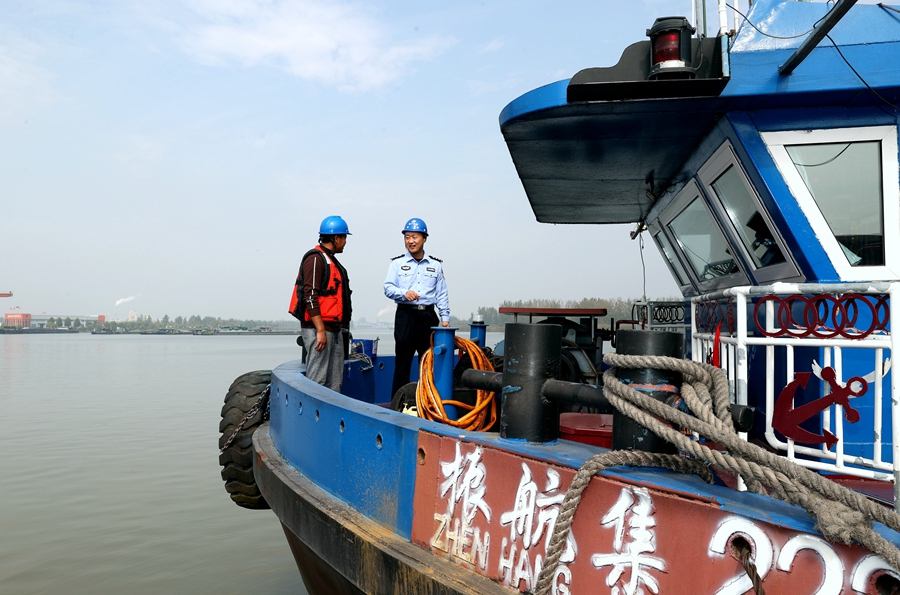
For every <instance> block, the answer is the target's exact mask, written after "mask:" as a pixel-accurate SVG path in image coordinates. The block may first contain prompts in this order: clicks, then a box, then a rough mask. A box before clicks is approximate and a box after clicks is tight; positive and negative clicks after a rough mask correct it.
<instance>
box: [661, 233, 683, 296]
mask: <svg viewBox="0 0 900 595" xmlns="http://www.w3.org/2000/svg"><path fill="white" fill-rule="evenodd" d="M654 237H655V238H656V241H657V242H659V248H660V250H661V251H662V253H663V256H665V257H666V260H667V261H669V267H670V268H671V269H672V273H673V274H674V275H675V281H677V282H678V285H679V287H681V286H684V285H690V283H691V281H690V277H688V274H687V271H685V270H684V267H683V266H682V265H681V261H680V260H678V255H677V254H675V250H674V249H673V248H672V244H671V243H669V238H667V237H666V234H664V233H658V234H656V235H655V236H654Z"/></svg>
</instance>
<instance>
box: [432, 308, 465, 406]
mask: <svg viewBox="0 0 900 595" xmlns="http://www.w3.org/2000/svg"><path fill="white" fill-rule="evenodd" d="M431 330H432V331H434V349H433V352H432V353H433V354H434V387H435V388H436V389H437V392H438V394H439V395H440V397H441V401H452V400H453V365H454V364H455V363H456V362H455V361H454V357H453V350H454V349H455V348H456V330H457V329H456V328H454V327H443V326H433V327H431ZM444 412H445V413H446V414H447V417H448V418H449V419H452V420H457V419H459V412H458V411H457V409H456V406H455V405H446V404H445V405H444Z"/></svg>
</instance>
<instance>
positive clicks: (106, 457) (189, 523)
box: [0, 331, 502, 595]
mask: <svg viewBox="0 0 900 595" xmlns="http://www.w3.org/2000/svg"><path fill="white" fill-rule="evenodd" d="M354 335H355V337H356V338H366V339H373V338H375V337H376V336H378V337H380V339H381V340H380V342H379V345H378V352H379V353H380V354H383V355H387V354H391V353H393V338H392V337H391V331H379V332H377V333H376V332H371V333H354ZM462 336H467V334H465V333H464V334H462ZM500 338H502V336H501V335H500V334H499V333H489V336H488V344H489V345H493V344H494V343H496V341H497V340H499V339H500ZM294 341H295V337H293V336H237V337H234V336H230V337H229V336H210V337H199V336H198V337H195V336H184V337H181V336H176V337H166V336H140V335H128V336H115V335H114V336H108V335H106V336H104V335H89V334H79V335H34V336H22V335H0V408H2V411H3V416H4V417H5V420H4V422H3V423H2V424H0V453H2V456H0V593H3V594H7V593H9V594H15V595H26V594H36V593H40V594H43V593H52V594H57V593H65V594H66V595H79V594H82V593H85V594H88V593H89V594H91V595H95V594H98V593H101V594H107V593H110V594H112V593H115V594H119V593H122V594H124V593H128V594H134V595H140V594H144V593H147V594H150V593H152V594H154V595H157V594H159V593H167V594H168V593H172V594H181V593H190V594H198V595H201V594H206V593H209V594H216V595H220V594H229V593H255V594H262V595H276V594H278V595H281V594H288V593H291V594H301V595H305V594H306V590H305V589H304V588H303V583H302V581H301V579H300V574H299V572H298V571H297V567H296V565H295V563H294V560H293V558H292V557H291V554H290V550H289V548H288V545H287V541H286V540H285V538H284V534H283V533H282V530H281V526H280V524H279V523H278V521H277V519H276V517H275V515H274V514H273V513H272V512H271V511H254V510H245V509H242V508H239V507H238V506H236V505H234V504H233V503H232V502H231V500H230V499H229V498H228V495H227V494H226V493H225V490H224V488H223V483H222V480H221V478H220V476H219V469H220V467H219V463H218V445H217V441H218V438H219V434H218V425H219V416H220V409H221V407H222V401H223V398H224V396H225V393H226V391H227V390H228V386H229V385H230V384H231V381H232V380H234V378H235V377H237V376H238V375H240V374H242V373H244V372H249V371H252V370H259V369H271V368H273V367H275V366H277V365H279V364H281V363H283V362H285V361H288V360H292V359H297V358H299V353H300V348H299V347H297V345H296V343H295V342H294Z"/></svg>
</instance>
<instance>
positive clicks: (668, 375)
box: [612, 329, 684, 454]
mask: <svg viewBox="0 0 900 595" xmlns="http://www.w3.org/2000/svg"><path fill="white" fill-rule="evenodd" d="M616 353H618V354H619V355H662V356H668V357H674V358H678V359H681V358H682V356H683V355H684V335H683V334H681V333H673V332H667V331H641V330H625V329H620V330H619V331H618V332H617V333H616ZM616 378H618V379H619V380H620V381H621V382H623V383H625V384H628V385H630V386H631V388H634V389H636V390H638V391H640V392H642V393H644V394H646V395H647V396H649V397H650V398H652V399H656V400H657V401H661V402H663V403H665V402H666V401H669V400H670V399H671V398H674V397H676V396H677V395H678V392H679V390H680V388H679V387H680V386H681V382H682V378H681V373H680V372H675V371H673V370H657V369H653V368H637V369H629V368H616ZM612 447H613V450H642V451H645V452H655V453H668V454H675V453H676V452H677V449H676V448H675V445H674V444H672V443H671V442H668V441H666V440H664V439H662V438H660V437H659V436H657V435H656V434H654V433H653V432H651V431H650V430H649V429H647V428H645V427H644V426H642V425H641V424H639V423H638V422H636V421H634V420H633V419H631V418H630V417H628V416H626V415H625V414H624V413H621V412H620V411H618V410H616V411H614V412H613V438H612Z"/></svg>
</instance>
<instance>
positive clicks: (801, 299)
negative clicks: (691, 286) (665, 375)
mask: <svg viewBox="0 0 900 595" xmlns="http://www.w3.org/2000/svg"><path fill="white" fill-rule="evenodd" d="M898 299H900V283H872V284H833V285H819V284H786V283H779V284H776V285H772V286H767V287H736V288H731V289H728V290H724V291H721V292H717V293H712V294H706V295H703V296H698V297H696V298H693V299H692V300H691V303H692V304H691V329H692V339H691V341H692V345H691V347H692V349H691V351H692V358H693V359H694V360H695V361H708V360H709V359H710V358H711V355H712V352H713V350H714V349H717V350H718V352H719V365H720V366H721V367H722V368H723V369H724V370H725V371H726V373H727V374H728V378H729V383H730V386H731V390H732V399H733V401H734V402H735V403H738V404H741V405H746V404H747V396H748V388H749V387H751V386H752V390H753V394H754V395H759V394H760V392H763V393H764V395H765V411H766V420H765V422H766V425H765V438H766V441H767V442H768V444H769V445H770V446H771V447H772V448H775V449H777V450H779V451H782V452H783V453H784V454H785V456H787V457H788V458H790V459H792V460H793V461H794V462H796V463H798V464H800V465H802V466H804V467H808V468H811V469H816V470H820V471H825V472H832V473H838V474H843V475H852V476H856V477H864V478H872V479H877V480H882V481H893V482H894V495H895V502H900V494H898V486H900V481H898V480H900V464H897V462H900V440H898V439H897V436H898V434H900V403H898V399H900V375H898V374H891V375H890V385H889V386H886V382H885V378H886V374H887V371H888V370H889V367H890V361H889V358H890V353H892V352H894V350H895V349H900V345H897V344H896V342H897V341H898V338H895V335H893V334H892V333H890V325H889V322H890V320H891V319H895V316H896V314H897V310H896V309H895V307H894V305H895V304H900V301H898ZM860 315H861V317H860ZM869 317H871V320H869ZM860 322H864V324H860V326H861V327H862V328H856V327H855V325H856V324H857V323H860ZM717 327H718V328H719V333H718V334H719V338H718V341H717V339H716V334H717V333H716V328H717ZM801 347H813V348H816V349H818V352H817V353H816V356H815V358H814V359H813V361H812V365H811V366H810V365H809V361H808V355H806V354H804V357H803V361H804V365H805V366H807V367H806V368H805V369H796V368H795V350H796V349H798V348H801ZM761 355H764V358H765V363H764V366H760V362H758V361H757V362H755V363H754V365H753V367H754V371H753V377H752V378H751V377H750V361H749V360H750V357H751V356H753V357H754V359H757V360H758V359H759V358H760V356H761ZM866 362H871V367H869V365H868V363H866ZM861 366H864V367H865V368H866V369H867V370H872V371H873V373H872V375H871V378H866V379H865V380H861V379H860V378H861V374H860V373H859V370H860V367H861ZM760 368H762V369H760ZM779 369H781V370H780V373H779ZM828 369H830V370H832V371H833V373H834V377H833V378H832V377H831V374H832V372H831V371H828ZM848 369H849V370H851V371H850V372H847V370H848ZM805 373H809V374H815V375H816V376H819V378H820V379H821V386H822V387H824V388H823V389H821V390H820V395H819V399H821V400H820V401H817V403H816V405H815V406H813V409H818V408H819V407H821V408H822V411H821V413H814V414H813V419H815V415H818V416H819V421H820V422H821V428H822V429H823V430H827V431H829V432H831V433H832V434H833V439H832V438H831V437H829V440H831V441H834V439H836V441H834V444H833V447H831V448H829V447H828V446H827V445H826V442H825V441H824V440H823V441H822V442H820V443H818V445H816V443H815V442H814V441H810V442H807V443H804V444H801V443H799V440H797V441H795V440H794V439H791V438H790V437H784V438H782V437H781V436H780V435H779V434H781V435H782V436H783V434H782V433H781V432H779V434H776V428H779V427H780V428H781V429H786V428H788V427H793V426H791V425H790V424H791V422H796V421H797V419H798V418H802V417H803V414H802V413H801V412H798V414H799V415H794V416H791V415H790V414H785V410H786V409H787V408H788V407H790V409H793V403H792V401H790V400H789V401H785V402H781V403H779V405H780V406H781V409H780V410H779V411H781V415H780V416H779V418H778V419H773V418H774V416H773V413H774V410H775V408H776V403H777V402H778V398H779V396H782V395H783V396H784V398H786V399H791V395H792V394H793V393H791V392H790V391H791V390H792V389H791V387H793V389H796V388H797V386H798V384H799V383H800V382H801V381H802V380H803V378H804V377H803V376H801V374H805ZM845 375H846V376H847V377H846V378H845ZM806 378H807V379H808V378H809V376H807V377H806ZM792 383H793V384H792ZM761 384H762V386H761ZM856 393H858V398H859V401H858V402H859V403H864V404H865V405H866V411H867V412H868V407H869V406H871V414H868V413H867V415H866V419H867V420H868V419H871V422H872V426H871V428H872V434H871V442H869V440H860V441H859V442H854V443H853V446H854V449H857V450H861V451H864V452H863V454H859V453H856V454H851V453H845V441H844V438H845V433H846V430H847V426H846V424H848V423H851V422H850V421H848V418H847V416H848V415H849V416H850V417H858V416H859V414H858V413H857V412H856V411H855V410H854V409H853V407H852V405H850V403H851V401H850V399H852V398H856V397H857V394H856ZM757 398H759V397H758V396H757ZM885 399H891V400H890V401H887V403H890V404H891V405H890V407H889V411H890V420H884V419H883V416H882V410H883V406H884V404H885V403H886V401H885ZM830 401H834V402H833V403H831V404H829V402H830ZM840 402H843V403H847V404H848V405H849V408H848V409H847V410H846V411H845V407H844V406H842V405H841V404H840ZM789 417H792V418H793V419H792V420H791V421H789V422H787V425H780V424H784V423H785V421H784V420H785V419H787V418H789ZM886 422H887V423H886ZM773 423H774V427H773ZM866 427H867V428H868V426H866ZM854 429H856V430H857V431H856V435H857V436H858V435H859V433H860V432H861V431H862V430H859V429H858V427H856V426H855V427H854ZM800 432H801V433H802V430H800ZM791 433H795V432H791ZM823 434H825V432H824V431H823ZM798 438H803V436H802V435H800V436H798ZM888 446H889V447H890V452H891V456H890V457H883V455H882V451H883V449H884V448H887V447H888ZM885 458H888V459H889V460H884V459H885Z"/></svg>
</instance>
